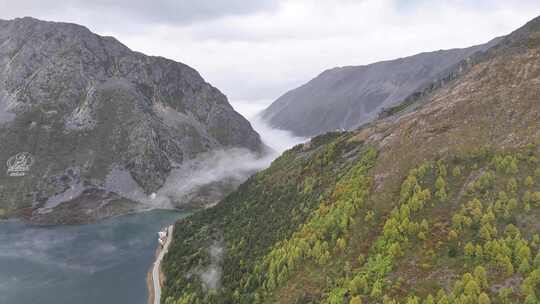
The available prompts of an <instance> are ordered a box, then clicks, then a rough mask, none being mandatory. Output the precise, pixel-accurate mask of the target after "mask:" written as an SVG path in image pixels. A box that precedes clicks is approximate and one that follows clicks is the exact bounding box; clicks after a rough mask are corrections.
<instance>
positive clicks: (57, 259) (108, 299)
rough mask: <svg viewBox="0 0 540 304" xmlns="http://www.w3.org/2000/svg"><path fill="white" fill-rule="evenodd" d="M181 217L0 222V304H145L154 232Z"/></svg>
mask: <svg viewBox="0 0 540 304" xmlns="http://www.w3.org/2000/svg"><path fill="white" fill-rule="evenodd" d="M186 215H187V214H184V213H178V212H174V211H165V210H161V211H157V210H156V211H150V212H145V213H139V214H134V215H126V216H122V217H118V218H114V219H108V220H104V221H101V222H98V223H95V224H90V225H78V226H53V227H40V226H31V225H27V224H25V223H22V222H19V221H14V220H10V221H0V303H2V304H3V303H6V304H7V303H9V304H36V303H39V304H64V303H65V304H72V303H77V304H95V303H100V304H107V303H111V304H113V303H115V304H116V303H133V304H146V303H147V297H148V291H147V288H146V273H147V271H148V269H149V267H150V265H152V261H153V259H154V252H155V249H156V247H157V234H156V232H157V231H159V229H161V228H162V227H163V226H166V225H169V224H171V223H173V222H174V221H175V220H177V219H178V218H180V217H184V216H186Z"/></svg>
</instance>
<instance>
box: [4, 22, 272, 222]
mask: <svg viewBox="0 0 540 304" xmlns="http://www.w3.org/2000/svg"><path fill="white" fill-rule="evenodd" d="M0 71H1V73H0V143H1V144H0V161H2V163H3V164H6V167H4V169H5V170H3V171H4V172H2V174H0V215H1V214H4V215H5V214H14V213H21V212H23V213H24V214H26V215H29V216H33V217H35V216H41V215H43V214H45V213H47V212H50V207H54V206H58V205H59V204H62V203H68V202H69V205H67V204H63V205H62V206H63V208H64V209H67V210H69V209H70V208H73V209H76V206H79V207H80V208H83V210H84V212H87V213H88V214H92V215H96V216H98V213H100V212H101V213H102V214H109V213H114V209H115V208H113V207H111V205H113V204H109V203H110V202H117V203H119V204H117V205H121V206H124V207H126V208H128V209H129V208H131V207H130V206H131V203H128V202H129V201H130V197H125V196H124V195H123V193H122V191H121V189H122V188H126V187H131V188H133V187H139V188H140V192H141V193H143V194H144V195H150V194H151V193H152V192H156V191H157V190H158V189H159V188H160V187H161V186H162V185H163V184H164V182H165V180H166V179H167V177H168V175H169V173H170V172H171V169H172V168H173V167H175V166H178V165H180V164H182V163H184V162H185V161H187V160H190V159H193V158H195V157H196V156H197V155H199V154H201V153H203V152H209V151H213V150H216V149H223V148H230V147H239V148H246V149H249V150H252V151H261V149H262V144H261V140H260V138H259V135H258V134H257V133H256V132H255V131H254V130H253V129H252V127H251V125H250V123H249V122H248V121H247V120H246V119H244V118H243V117H242V116H241V115H240V114H238V113H237V112H235V111H234V110H233V108H232V107H231V105H230V104H229V103H228V101H227V98H226V97H225V96H224V95H223V94H222V93H221V92H220V91H219V90H217V89H216V88H214V87H212V86H211V85H210V84H208V83H207V82H205V81H204V79H203V78H202V77H201V76H200V75H199V73H198V72H197V71H195V70H194V69H192V68H190V67H189V66H187V65H185V64H182V63H179V62H175V61H172V60H168V59H165V58H161V57H153V56H146V55H144V54H141V53H138V52H134V51H132V50H130V49H129V48H127V47H126V46H125V45H123V44H122V43H120V42H118V41H117V40H116V39H114V38H112V37H102V36H98V35H96V34H94V33H92V32H90V31H89V30H88V29H87V28H85V27H82V26H79V25H76V24H68V23H56V22H45V21H40V20H36V19H33V18H28V17H27V18H21V19H14V20H0ZM25 153H26V154H25ZM16 162H19V165H20V164H22V165H23V166H22V169H21V168H19V169H17V166H16ZM25 164H26V166H27V167H26V168H25V167H24V165H25ZM19 167H20V166H19ZM17 170H19V171H20V172H19V171H18V172H15V171H17ZM17 175H19V176H17ZM20 175H24V176H20ZM131 190H133V189H131ZM131 190H130V191H131ZM120 202H124V203H125V204H120ZM66 206H67V207H66ZM69 206H71V207H69ZM44 207H45V208H44ZM38 211H39V212H38ZM84 212H82V211H81V213H83V214H82V215H81V214H79V216H81V217H84V216H85V215H84ZM70 216H76V214H71V215H70ZM66 220H67V221H69V219H66Z"/></svg>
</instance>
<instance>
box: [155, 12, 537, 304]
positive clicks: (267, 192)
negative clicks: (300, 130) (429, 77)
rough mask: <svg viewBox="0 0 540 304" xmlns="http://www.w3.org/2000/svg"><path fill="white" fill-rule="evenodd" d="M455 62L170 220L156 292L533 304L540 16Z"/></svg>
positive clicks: (174, 298) (328, 301)
mask: <svg viewBox="0 0 540 304" xmlns="http://www.w3.org/2000/svg"><path fill="white" fill-rule="evenodd" d="M451 74H452V75H451V76H447V77H444V81H438V82H436V83H435V84H434V85H432V86H429V87H427V88H425V89H424V90H423V91H422V92H420V93H419V94H414V97H412V98H408V99H407V101H406V102H405V103H403V104H400V105H399V106H396V107H395V108H394V110H393V111H389V112H388V113H387V115H385V117H384V118H379V119H376V120H375V121H373V122H372V123H370V124H367V125H364V126H362V127H360V128H359V129H357V130H354V131H350V132H329V133H326V134H324V135H319V136H316V137H314V138H312V139H311V140H310V142H308V143H305V144H303V145H298V146H296V147H294V148H293V149H291V150H289V151H286V152H285V153H283V155H282V156H281V157H279V158H278V159H276V160H275V161H274V162H273V163H272V165H271V166H270V167H269V168H268V169H266V170H264V171H261V172H259V173H257V174H256V175H255V176H253V177H252V178H250V179H249V180H248V181H247V182H245V183H244V184H242V185H241V186H240V187H239V188H238V189H237V190H236V191H234V192H233V193H231V194H230V195H229V196H227V197H226V198H225V199H224V200H223V201H221V202H220V203H218V204H217V205H216V206H215V207H212V208H209V209H206V210H204V211H202V212H198V213H196V214H193V215H192V216H189V217H187V218H185V219H182V220H180V221H179V222H177V223H176V226H175V229H174V234H173V238H174V239H173V241H172V243H171V245H170V247H169V250H168V253H167V255H166V256H165V258H164V263H163V264H162V267H163V269H164V277H165V278H166V279H165V281H164V289H163V294H162V303H291V304H292V303H325V304H338V303H339V304H342V303H348V304H353V303H394V304H398V303H400V304H411V303H439V304H441V303H453V304H457V303H538V297H539V295H540V294H539V292H540V285H539V284H540V225H539V223H540V221H539V220H540V17H537V18H536V19H534V20H532V21H530V22H529V23H527V24H526V25H525V26H523V27H521V28H519V29H518V30H516V31H514V32H513V33H511V34H510V35H508V36H506V37H504V38H503V39H502V40H500V41H499V43H498V44H497V45H495V46H493V47H491V48H489V49H487V50H486V51H485V52H483V53H482V54H480V55H477V56H473V58H471V59H470V60H467V62H466V63H461V64H460V65H459V68H458V69H457V70H455V71H454V72H452V73H451ZM216 252H218V253H220V254H219V255H218V254H216Z"/></svg>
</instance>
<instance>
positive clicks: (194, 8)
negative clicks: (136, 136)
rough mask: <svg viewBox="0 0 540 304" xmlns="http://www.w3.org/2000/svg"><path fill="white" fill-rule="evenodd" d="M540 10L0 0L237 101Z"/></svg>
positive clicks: (1, 7)
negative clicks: (162, 63) (171, 64)
mask: <svg viewBox="0 0 540 304" xmlns="http://www.w3.org/2000/svg"><path fill="white" fill-rule="evenodd" d="M539 14H540V2H539V1H536V0H534V1H533V0H520V1H503V0H474V1H465V0H450V1H427V0H415V1H404V0H362V1H353V0H277V1H272V0H255V1H241V0H220V1H210V0H182V1H172V0H161V1H152V2H148V1H143V0H135V1H127V0H117V1H106V0H98V1H83V0H67V1H47V2H44V1H37V0H21V1H16V2H13V1H9V0H0V18H13V17H17V16H23V15H31V16H34V17H38V18H43V19H49V20H58V21H69V22H76V23H80V24H83V25H86V26H88V27H89V28H90V29H91V30H93V31H96V32H98V33H100V34H104V35H113V36H115V37H117V38H118V39H119V40H120V41H122V42H124V43H125V44H127V45H128V46H129V47H131V48H132V49H135V50H138V51H142V52H144V53H147V54H151V55H161V56H165V57H169V58H172V59H175V60H178V61H181V62H184V63H186V64H188V65H191V66H193V67H194V68H196V69H197V70H199V71H200V72H201V74H202V75H203V76H204V77H205V78H206V79H207V80H208V81H209V82H211V83H212V84H214V85H215V86H216V87H218V88H219V89H220V90H222V91H223V92H224V93H225V94H227V95H228V96H229V99H230V100H231V102H232V103H233V105H235V106H236V107H237V109H239V107H242V106H245V105H248V107H250V105H249V104H248V103H246V102H237V101H240V100H243V101H249V102H255V101H258V102H260V101H265V104H268V103H269V102H271V101H272V100H274V99H276V98H277V97H279V96H280V95H281V94H283V93H284V92H285V91H287V90H289V89H292V88H294V87H296V86H298V85H301V84H302V83H305V82H307V81H308V80H309V79H311V78H313V77H314V76H316V75H317V74H319V73H320V72H322V71H323V70H324V69H327V68H331V67H334V66H344V65H361V64H368V63H372V62H375V61H380V60H386V59H394V58H397V57H403V56H408V55H412V54H415V53H418V52H422V51H432V50H437V49H447V48H453V47H466V46H471V45H474V44H480V43H484V42H486V41H488V40H490V39H491V38H494V37H496V36H500V35H504V34H507V33H509V32H510V31H512V30H513V29H516V28H517V27H519V26H521V25H522V24H524V23H525V22H526V21H528V20H529V19H532V18H533V17H535V16H536V15H539ZM251 108H253V107H251ZM239 110H241V111H242V110H243V109H239Z"/></svg>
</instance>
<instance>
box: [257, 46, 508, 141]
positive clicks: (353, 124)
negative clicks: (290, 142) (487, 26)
mask: <svg viewBox="0 0 540 304" xmlns="http://www.w3.org/2000/svg"><path fill="white" fill-rule="evenodd" d="M500 39H501V38H495V39H492V40H491V41H489V42H488V43H485V44H482V45H477V46H472V47H469V48H463V49H451V50H439V51H435V52H426V53H420V54H417V55H414V56H410V57H405V58H399V59H395V60H389V61H382V62H377V63H373V64H369V65H363V66H346V67H336V68H333V69H329V70H326V71H324V72H322V73H321V74H320V75H319V76H317V77H315V78H314V79H312V80H310V81H309V82H308V83H306V84H304V85H302V86H300V87H298V88H296V89H293V90H291V91H288V92H286V93H285V94H283V95H282V96H281V97H279V98H278V99H277V100H275V101H274V102H273V103H272V104H271V105H270V106H269V107H268V108H266V109H265V110H264V111H263V112H262V113H261V114H260V116H261V117H262V119H263V120H265V121H267V122H268V123H269V124H270V125H271V126H273V127H275V128H278V129H282V130H288V131H291V132H292V133H293V134H295V135H297V136H303V137H311V136H316V135H320V134H323V133H326V132H330V131H335V130H354V129H356V128H358V127H359V126H360V125H362V124H365V123H368V122H370V121H373V120H374V119H375V118H377V116H378V115H379V114H380V113H381V112H383V111H384V110H385V109H387V108H390V107H393V106H395V105H397V104H400V103H401V102H402V101H403V100H404V99H406V98H407V97H409V96H410V95H412V94H414V93H416V92H421V91H423V90H424V89H425V88H426V87H429V86H430V85H432V84H433V83H434V82H437V81H438V80H440V79H444V78H446V77H448V76H449V75H452V74H453V73H455V72H456V69H457V67H459V66H460V64H462V62H463V61H466V60H467V59H468V58H469V57H471V56H473V55H475V54H477V53H478V52H482V51H485V50H486V49H489V48H490V47H492V46H494V45H495V44H497V43H498V42H499V41H500ZM299 117H302V119H299Z"/></svg>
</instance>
